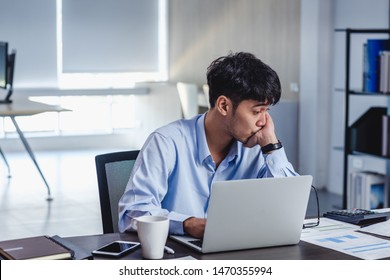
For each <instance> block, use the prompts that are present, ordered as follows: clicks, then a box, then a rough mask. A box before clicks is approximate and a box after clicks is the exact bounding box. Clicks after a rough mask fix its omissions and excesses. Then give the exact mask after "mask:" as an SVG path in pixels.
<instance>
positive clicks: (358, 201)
mask: <svg viewBox="0 0 390 280" xmlns="http://www.w3.org/2000/svg"><path fill="white" fill-rule="evenodd" d="M386 198H387V189H386V176H384V175H382V174H378V173H372V172H353V173H351V174H350V183H349V186H348V191H347V208H348V209H353V208H360V209H367V210H369V209H380V208H386V207H388V206H387V199H386Z"/></svg>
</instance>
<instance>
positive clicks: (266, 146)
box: [261, 140, 283, 154]
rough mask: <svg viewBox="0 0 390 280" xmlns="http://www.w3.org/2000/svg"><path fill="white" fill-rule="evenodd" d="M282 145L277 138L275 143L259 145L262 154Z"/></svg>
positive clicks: (277, 148)
mask: <svg viewBox="0 0 390 280" xmlns="http://www.w3.org/2000/svg"><path fill="white" fill-rule="evenodd" d="M282 147H283V144H282V142H280V141H279V140H278V142H277V143H270V144H267V145H265V146H263V147H261V151H262V152H263V154H268V153H269V152H272V151H275V150H279V149H280V148H282Z"/></svg>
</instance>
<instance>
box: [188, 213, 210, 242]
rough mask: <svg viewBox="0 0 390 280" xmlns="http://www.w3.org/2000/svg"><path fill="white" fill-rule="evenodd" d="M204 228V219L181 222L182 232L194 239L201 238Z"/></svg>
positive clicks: (189, 219) (193, 218)
mask: <svg viewBox="0 0 390 280" xmlns="http://www.w3.org/2000/svg"><path fill="white" fill-rule="evenodd" d="M205 227H206V219H203V218H195V217H191V218H188V219H187V220H185V221H184V222H183V228H184V232H186V233H188V234H189V235H191V236H193V237H196V238H202V237H203V235H204V229H205Z"/></svg>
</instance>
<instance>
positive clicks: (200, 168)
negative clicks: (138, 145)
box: [119, 53, 297, 237]
mask: <svg viewBox="0 0 390 280" xmlns="http://www.w3.org/2000/svg"><path fill="white" fill-rule="evenodd" d="M207 83H208V86H209V102H210V110H209V111H208V112H206V113H205V114H203V115H197V116H195V117H194V118H192V119H190V120H185V119H182V120H178V121H175V122H173V123H170V124H168V125H166V126H164V127H161V128H159V129H157V130H156V131H155V132H153V133H152V134H151V135H150V136H149V137H148V139H147V140H146V142H145V144H144V146H143V148H142V149H141V151H140V154H139V156H138V158H137V161H136V163H135V165H134V168H133V170H132V173H131V176H130V180H129V183H128V185H127V187H126V190H125V192H124V194H123V196H122V198H121V200H120V202H119V230H120V231H121V232H124V231H129V230H132V219H133V218H135V217H138V216H141V215H164V216H168V217H169V219H170V228H169V231H170V233H171V234H189V235H192V236H194V237H202V236H203V233H204V229H205V224H206V218H207V207H208V201H209V196H210V188H211V185H212V183H213V182H214V181H220V180H233V179H249V178H263V177H284V176H295V175H297V174H296V173H295V171H294V168H293V167H292V165H291V164H290V163H289V162H288V160H287V157H286V154H285V151H284V148H283V146H282V144H281V142H280V141H279V140H278V138H277V137H276V134H275V129H274V123H273V121H272V118H271V115H270V114H269V112H268V110H269V107H270V106H271V105H274V104H276V103H277V102H278V101H279V99H280V95H281V89H280V81H279V78H278V75H277V74H276V72H275V71H274V70H272V69H271V68H270V67H269V66H268V65H266V64H264V63H263V62H262V61H261V60H259V59H258V58H256V57H255V56H254V55H252V54H250V53H235V54H229V55H228V56H225V57H220V58H218V59H216V60H215V61H213V62H212V63H211V65H210V66H209V67H208V70H207ZM237 199H239V197H238V198H237ZM259 199H261V198H259ZM259 203H261V202H259ZM231 207H234V205H231ZM237 211H240V209H237Z"/></svg>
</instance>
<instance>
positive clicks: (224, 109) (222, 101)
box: [215, 95, 232, 116]
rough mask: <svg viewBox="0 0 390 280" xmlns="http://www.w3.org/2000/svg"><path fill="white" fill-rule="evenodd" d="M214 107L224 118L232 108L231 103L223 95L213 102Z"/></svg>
mask: <svg viewBox="0 0 390 280" xmlns="http://www.w3.org/2000/svg"><path fill="white" fill-rule="evenodd" d="M215 107H216V108H217V110H218V112H220V113H221V114H222V115H223V116H226V115H227V113H228V112H229V110H230V109H231V108H232V105H231V101H230V99H229V98H227V97H226V96H224V95H220V96H218V98H217V101H216V102H215Z"/></svg>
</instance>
